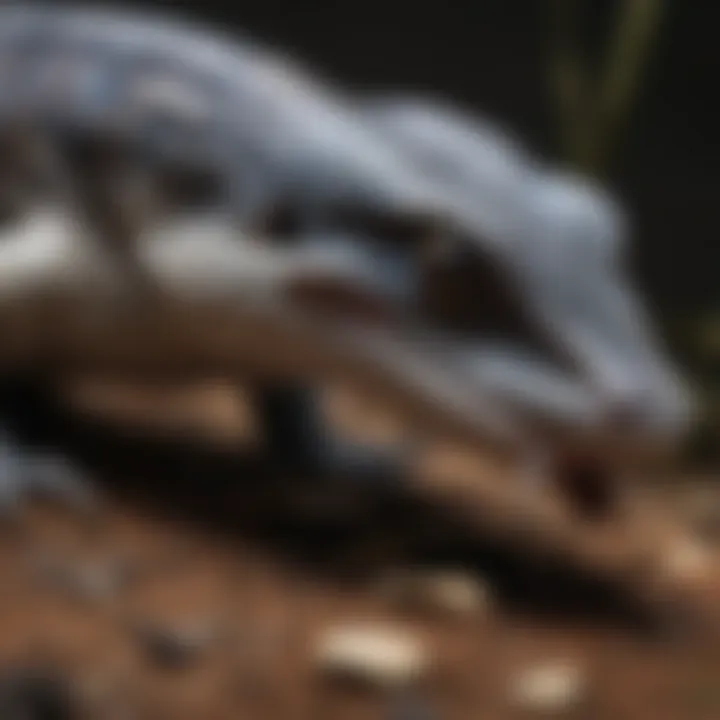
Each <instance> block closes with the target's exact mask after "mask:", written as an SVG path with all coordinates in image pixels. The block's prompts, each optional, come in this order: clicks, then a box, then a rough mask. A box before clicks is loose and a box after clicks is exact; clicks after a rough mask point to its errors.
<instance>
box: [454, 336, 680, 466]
mask: <svg viewBox="0 0 720 720" xmlns="http://www.w3.org/2000/svg"><path fill="white" fill-rule="evenodd" d="M453 352H454V360H453V362H455V363H457V365H458V367H459V368H462V372H465V373H467V374H468V377H469V378H471V382H477V383H479V384H480V385H482V386H483V387H486V388H488V389H489V392H490V393H491V394H492V395H493V397H494V398H495V399H496V401H497V402H498V403H500V404H502V405H503V406H506V407H508V408H510V410H511V411H512V412H514V413H515V415H516V416H518V417H521V418H523V420H524V422H525V424H526V426H527V427H528V428H529V431H530V432H531V433H532V434H533V435H534V436H535V437H537V438H538V439H539V440H540V441H544V442H545V444H546V445H547V446H549V447H551V448H555V449H557V450H558V452H562V453H565V452H566V453H568V454H569V455H572V457H593V458H601V457H603V458H607V459H608V460H609V461H612V462H621V463H627V464H635V463H640V464H645V463H652V462H654V461H656V460H659V459H660V458H664V457H666V456H668V455H672V453H673V452H674V451H675V450H676V447H677V444H678V442H679V441H680V439H681V438H682V436H683V432H684V430H685V427H686V425H685V424H684V423H683V422H681V420H680V419H678V418H676V415H674V414H671V413H668V415H667V417H668V420H667V422H663V418H662V417H658V414H659V411H658V407H661V406H660V405H659V403H656V404H653V401H654V399H655V396H652V395H649V396H637V397H636V396H633V395H631V394H627V395H624V396H622V397H620V398H617V399H615V401H614V402H613V403H611V404H610V405H608V403H607V402H606V399H605V400H604V399H603V396H602V394H598V392H597V390H596V389H595V388H594V387H593V386H592V385H591V384H590V383H588V382H586V381H585V379H584V378H583V377H582V376H581V375H577V374H574V373H572V372H571V371H568V370H567V369H566V368H565V367H563V366H562V365H560V364H555V363H553V362H552V361H551V360H548V359H547V358H544V357H543V356H542V355H540V354H539V353H537V352H534V351H533V350H531V349H525V348H522V347H519V346H513V345H510V344H504V345H503V344H493V345H489V344H487V343H482V342H474V343H473V342H466V343H464V344H463V345H462V346H460V347H457V348H456V349H455V350H454V351H453ZM660 415H662V413H660Z"/></svg>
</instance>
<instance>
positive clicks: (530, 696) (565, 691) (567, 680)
mask: <svg viewBox="0 0 720 720" xmlns="http://www.w3.org/2000/svg"><path fill="white" fill-rule="evenodd" d="M585 692H586V687H585V678H584V675H583V672H582V670H581V669H580V668H579V667H578V666H577V665H576V664H574V663H571V662H557V663H549V664H545V665H540V666H536V667H533V668H530V669H527V670H524V671H523V672H521V673H520V674H519V675H518V676H517V677H515V678H514V679H513V681H512V683H511V685H510V700H511V702H512V704H513V705H514V706H516V707H519V708H520V709H523V710H526V711H529V712H534V713H541V714H550V715H561V714H563V713H567V712H570V711H571V710H573V709H575V708H576V707H577V706H578V705H579V704H580V703H581V702H582V701H583V699H584V696H585Z"/></svg>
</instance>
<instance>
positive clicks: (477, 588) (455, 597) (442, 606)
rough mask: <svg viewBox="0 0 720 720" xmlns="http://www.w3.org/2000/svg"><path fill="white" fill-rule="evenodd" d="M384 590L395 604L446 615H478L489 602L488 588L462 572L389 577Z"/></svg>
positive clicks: (410, 573)
mask: <svg viewBox="0 0 720 720" xmlns="http://www.w3.org/2000/svg"><path fill="white" fill-rule="evenodd" d="M384 589H385V592H386V594H387V596H389V598H390V599H391V601H392V602H394V603H395V604H397V605H398V606H401V607H404V608H408V609H413V608H415V609H419V610H425V611H432V612H438V613H443V614H447V615H457V616H469V615H479V614H481V613H483V612H484V611H486V610H487V608H488V606H489V605H490V591H489V588H488V587H487V586H486V585H485V584H484V583H483V582H482V581H481V580H479V579H478V578H476V577H473V576H472V575H470V574H468V573H463V572H452V571H444V572H434V573H433V572H427V573H422V572H409V573H405V574H401V575H399V576H397V577H394V578H391V579H390V580H388V581H387V582H386V583H385V584H384Z"/></svg>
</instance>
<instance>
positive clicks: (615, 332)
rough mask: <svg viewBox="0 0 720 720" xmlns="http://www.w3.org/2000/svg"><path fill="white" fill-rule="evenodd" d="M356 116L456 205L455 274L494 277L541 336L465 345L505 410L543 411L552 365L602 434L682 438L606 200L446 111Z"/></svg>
mask: <svg viewBox="0 0 720 720" xmlns="http://www.w3.org/2000/svg"><path fill="white" fill-rule="evenodd" d="M361 111H362V112H364V113H365V115H366V117H367V118H368V122H369V123H370V124H371V125H372V126H373V127H374V128H375V129H377V130H379V131H380V132H382V133H384V135H385V136H386V137H387V138H389V139H391V140H392V142H393V143H395V145H396V146H397V147H399V148H401V149H402V150H403V152H405V153H406V156H407V157H408V158H409V159H410V160H411V161H412V162H413V163H415V165H416V167H417V169H418V171H419V172H422V173H423V174H424V175H425V176H426V177H428V178H431V179H434V180H435V181H436V182H438V183H441V184H443V185H444V187H445V188H447V190H448V191H449V192H451V193H453V195H454V196H455V197H457V198H458V204H457V206H456V207H461V206H462V210H461V212H462V213H463V218H462V221H463V222H464V224H465V226H466V227H468V226H469V227H474V228H475V229H476V232H475V233H474V234H469V235H468V240H469V241H470V242H469V243H467V244H466V245H465V246H464V247H465V248H473V246H474V248H473V249H472V250H471V251H470V252H469V253H468V254H467V255H466V257H465V259H464V261H463V262H465V263H467V264H469V265H471V264H472V263H473V262H476V263H477V264H478V265H479V266H480V267H482V266H483V264H484V265H488V264H490V265H492V267H493V269H494V270H495V272H496V273H498V274H500V275H502V276H503V278H505V280H506V282H507V283H508V284H509V285H511V286H512V287H514V288H516V289H517V292H518V293H520V294H521V295H522V296H523V298H524V301H525V307H526V309H527V311H528V314H529V316H530V320H531V325H532V327H533V328H534V329H536V330H538V329H539V330H540V331H541V337H540V338H539V339H538V338H534V339H531V338H529V337H528V336H522V335H519V334H512V332H504V333H503V332H498V333H496V336H495V337H486V338H483V341H482V343H477V342H473V343H472V344H473V347H472V348H471V349H470V350H469V351H468V362H469V363H471V364H473V365H474V366H475V368H476V371H477V372H478V373H480V374H482V375H483V376H484V377H485V378H486V379H487V381H488V382H489V383H490V384H492V385H495V386H496V387H497V388H498V391H499V392H501V393H503V394H504V395H505V396H506V397H507V398H508V399H509V398H511V397H512V395H513V394H517V395H518V397H517V402H518V403H520V404H523V403H525V402H529V403H530V405H532V398H533V396H535V397H536V401H537V403H539V405H541V406H543V405H545V404H546V403H548V402H552V401H553V398H555V399H556V400H561V398H562V391H561V390H559V389H558V387H557V385H556V384H555V385H554V384H553V376H552V374H551V373H550V372H547V373H546V382H543V381H541V376H542V374H543V373H542V369H541V368H542V365H541V362H542V360H543V357H542V356H544V357H547V356H550V358H551V359H552V361H553V363H554V364H555V365H556V367H555V370H556V371H557V370H560V371H561V372H563V373H571V374H572V375H574V376H575V377H578V378H579V379H580V381H581V382H582V384H583V385H585V386H586V387H587V390H588V392H589V393H591V395H592V396H593V397H594V398H596V401H597V403H598V405H599V407H601V408H602V410H603V412H602V416H603V424H604V425H605V426H606V427H607V430H608V432H615V433H619V434H621V435H622V436H624V437H625V438H627V439H628V440H629V441H630V442H632V441H638V442H642V441H647V440H649V441H653V440H654V441H657V442H659V443H668V444H673V443H674V442H676V441H677V440H678V439H679V438H681V437H682V435H683V433H684V432H685V431H686V430H687V429H688V424H689V422H690V420H691V418H692V407H691V401H690V397H689V393H688V390H687V388H685V387H684V385H683V383H682V381H681V380H680V377H679V373H678V371H677V370H676V369H675V368H674V367H673V366H672V364H671V362H670V361H669V360H668V359H667V357H666V353H665V351H664V349H663V348H662V346H661V344H660V342H659V341H658V339H657V338H656V337H655V335H656V333H655V331H654V330H653V327H652V322H651V321H650V319H649V317H648V316H647V312H646V310H645V308H644V307H643V306H642V303H641V301H640V299H639V298H638V297H637V294H636V292H635V290H634V289H633V287H632V281H631V279H630V277H629V274H628V272H627V268H626V263H627V258H626V254H627V234H628V232H627V227H626V226H627V221H626V218H625V216H624V213H623V211H622V209H621V208H620V207H619V205H618V204H617V202H616V201H615V200H614V199H613V198H612V197H611V196H610V195H609V193H608V192H607V191H606V190H605V189H604V188H602V187H600V186H599V185H597V184H594V183H592V182H590V181H589V180H588V179H586V178H583V177H580V176H577V175H574V174H571V173H568V172H563V171H559V170H557V169H555V168H553V167H550V166H548V165H547V164H545V163H543V162H541V161H540V160H539V159H538V158H536V157H535V156H533V155H532V153H531V152H530V151H529V150H528V149H527V148H526V147H524V146H523V145H522V144H521V143H519V142H518V141H517V139H516V138H514V137H513V136H512V135H511V134H509V133H506V132H503V131H500V130H499V129H498V128H497V127H496V126H494V125H493V124H492V123H489V122H488V121H486V120H484V119H482V118H478V117H474V116H473V115H471V114H469V113H466V112H463V111H462V110H460V109H458V108H456V107H453V106H452V105H451V104H450V103H447V102H442V101H439V100H434V99H424V98H417V97H403V96H402V95H397V96H390V97H385V98H370V99H366V100H363V101H362V102H361ZM470 272H471V271H470ZM541 352H542V356H541ZM534 366H535V367H536V369H534ZM552 369H553V368H548V370H552Z"/></svg>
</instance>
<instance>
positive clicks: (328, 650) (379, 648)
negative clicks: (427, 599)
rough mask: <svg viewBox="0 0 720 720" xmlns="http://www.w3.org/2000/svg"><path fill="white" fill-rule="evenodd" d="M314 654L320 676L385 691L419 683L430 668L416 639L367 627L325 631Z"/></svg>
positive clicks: (385, 628)
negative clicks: (364, 684)
mask: <svg viewBox="0 0 720 720" xmlns="http://www.w3.org/2000/svg"><path fill="white" fill-rule="evenodd" d="M315 654H316V662H317V665H318V668H319V669H320V671H321V672H323V673H325V674H327V675H330V676H332V677H343V678H347V679H350V680H356V681H361V682H363V683H368V684H370V685H373V686H378V687H382V688H385V689H392V688H397V687H405V686H407V685H409V684H411V683H413V682H415V681H417V680H419V679H420V678H421V677H423V676H424V675H425V674H426V673H427V672H428V670H429V666H430V658H429V655H428V652H427V650H426V648H425V647H424V645H423V643H422V642H420V640H419V639H418V638H417V637H415V636H413V635H412V634H410V633H407V632H404V631H402V630H398V629H397V628H393V627H391V626H383V625H374V624H369V623H358V624H352V625H341V626H338V627H334V628H331V629H329V630H328V631H326V632H325V633H324V634H323V636H322V637H320V638H319V640H318V643H317V645H316V653H315Z"/></svg>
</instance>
